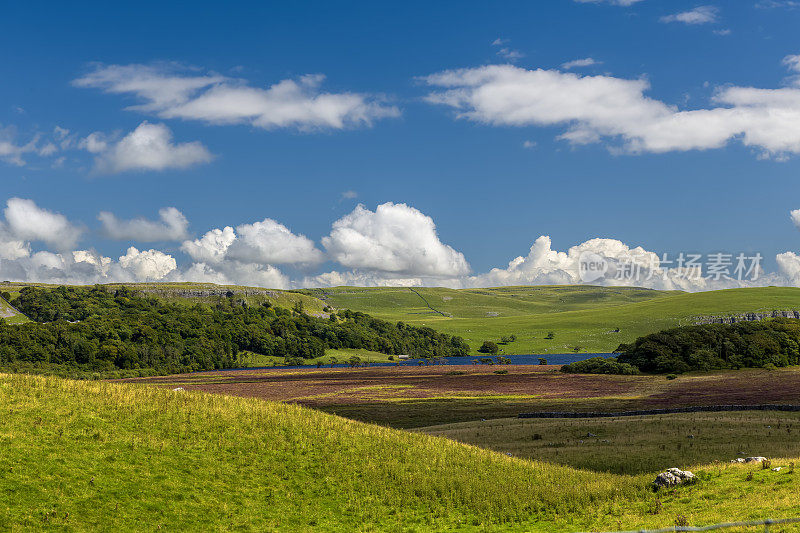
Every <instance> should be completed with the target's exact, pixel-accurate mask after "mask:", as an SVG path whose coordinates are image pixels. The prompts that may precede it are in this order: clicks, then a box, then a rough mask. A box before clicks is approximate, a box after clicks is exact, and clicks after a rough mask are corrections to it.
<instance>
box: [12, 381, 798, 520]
mask: <svg viewBox="0 0 800 533" xmlns="http://www.w3.org/2000/svg"><path fill="white" fill-rule="evenodd" d="M0 412H2V413H3V418H2V423H1V424H0V529H3V530H5V531H22V530H25V531H27V530H45V529H47V530H52V529H61V530H98V529H99V530H108V531H133V530H136V531H141V530H156V529H166V530H232V529H238V530H283V531H354V530H359V531H388V530H402V531H436V530H449V531H452V530H458V531H473V530H474V531H498V530H512V531H514V530H516V531H576V530H588V529H600V530H610V529H630V528H634V527H637V528H638V527H656V526H659V527H661V526H669V525H672V524H673V523H674V522H675V520H676V517H678V516H679V515H681V516H685V517H686V519H687V520H688V522H689V523H690V524H692V525H703V524H709V523H716V522H720V521H723V520H736V519H753V518H766V517H771V518H776V517H786V516H792V515H796V514H797V513H798V512H800V503H798V501H797V498H796V483H795V482H794V476H796V475H797V474H795V473H794V469H793V468H792V467H788V466H787V465H788V464H789V460H773V465H779V466H783V470H782V471H781V472H773V471H771V470H761V469H760V467H752V466H745V465H729V464H721V463H717V464H715V465H712V466H709V467H705V468H703V469H702V472H697V473H698V475H699V476H700V478H701V481H700V482H699V483H698V484H696V485H693V486H690V487H684V488H680V489H678V490H674V491H665V492H661V493H653V492H652V490H651V489H650V487H649V482H650V481H651V480H652V479H653V474H652V473H650V474H642V475H636V476H621V475H614V474H607V473H599V472H590V471H585V470H576V469H573V468H570V467H565V466H559V465H553V464H547V463H541V462H535V461H527V460H522V459H517V458H514V457H509V456H507V455H504V454H501V453H497V452H492V451H488V450H482V449H479V448H475V447H472V446H468V445H463V444H458V443H456V442H454V441H450V440H446V439H442V438H438V437H431V436H427V435H421V434H412V433H406V432H402V431H398V430H392V429H388V428H383V427H379V426H373V425H368V424H363V423H359V422H354V421H348V420H345V419H342V418H338V417H335V416H331V415H326V414H323V413H320V412H317V411H312V410H310V409H306V408H302V407H298V406H295V405H287V404H281V403H275V402H265V401H260V400H253V399H242V398H232V397H226V396H220V395H211V394H204V393H195V392H186V391H173V390H170V389H155V388H150V387H146V386H139V385H133V384H124V385H122V384H112V383H103V382H87V381H83V382H78V381H70V380H64V379H60V378H55V377H38V376H25V375H3V374H0ZM678 466H683V467H687V466H691V465H678ZM747 472H752V473H753V476H752V478H751V479H750V480H748V479H746V477H745V476H746V474H747Z"/></svg>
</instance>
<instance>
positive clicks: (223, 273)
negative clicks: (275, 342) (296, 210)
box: [181, 218, 323, 289]
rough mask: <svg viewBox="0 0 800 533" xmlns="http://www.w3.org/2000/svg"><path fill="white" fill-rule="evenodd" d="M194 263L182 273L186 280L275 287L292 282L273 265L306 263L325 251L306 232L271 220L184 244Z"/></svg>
mask: <svg viewBox="0 0 800 533" xmlns="http://www.w3.org/2000/svg"><path fill="white" fill-rule="evenodd" d="M181 250H183V251H184V252H185V253H186V254H187V255H188V256H189V257H191V258H192V260H193V261H194V264H193V265H192V266H191V267H189V268H188V269H187V270H186V271H185V272H184V273H182V274H181V279H184V280H186V281H206V282H213V283H235V284H241V285H256V286H260V287H272V288H276V289H282V288H288V287H289V286H290V285H291V282H290V281H289V278H288V277H286V276H285V275H284V274H283V273H282V272H281V271H280V270H279V269H278V268H277V267H275V266H274V265H276V264H277V265H281V264H288V265H296V266H307V265H313V264H317V263H319V262H321V261H322V259H323V254H322V252H320V251H319V250H318V249H317V248H316V247H315V246H314V242H313V241H311V240H310V239H309V238H307V237H306V236H305V235H295V234H294V233H292V232H291V231H290V230H289V229H288V228H287V227H286V226H284V225H283V224H280V223H278V222H276V221H274V220H272V219H269V218H267V219H264V220H263V221H261V222H254V223H252V224H241V225H239V226H237V227H236V229H235V230H234V229H233V228H232V227H230V226H226V227H225V228H223V229H213V230H211V231H208V232H206V234H205V235H203V236H202V237H200V238H199V239H194V240H187V241H184V243H183V244H182V245H181Z"/></svg>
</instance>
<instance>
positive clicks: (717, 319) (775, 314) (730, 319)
mask: <svg viewBox="0 0 800 533" xmlns="http://www.w3.org/2000/svg"><path fill="white" fill-rule="evenodd" d="M767 318H800V311H798V310H797V309H781V310H777V309H776V310H773V311H757V312H752V313H739V314H736V315H717V316H699V317H695V318H694V319H693V320H692V322H693V323H694V325H696V326H700V325H703V324H737V323H739V322H758V321H760V320H765V319H767Z"/></svg>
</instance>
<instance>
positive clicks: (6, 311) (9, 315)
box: [0, 296, 29, 324]
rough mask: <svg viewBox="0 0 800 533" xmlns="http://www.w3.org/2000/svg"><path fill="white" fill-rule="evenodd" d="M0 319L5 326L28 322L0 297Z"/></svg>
mask: <svg viewBox="0 0 800 533" xmlns="http://www.w3.org/2000/svg"><path fill="white" fill-rule="evenodd" d="M0 318H2V319H3V320H4V321H5V322H6V324H23V323H25V322H28V321H29V320H28V317H26V316H25V315H23V314H22V313H20V312H19V311H17V310H16V309H14V308H13V307H12V306H11V305H10V304H9V303H8V302H7V301H6V300H5V299H4V298H3V297H2V296H0Z"/></svg>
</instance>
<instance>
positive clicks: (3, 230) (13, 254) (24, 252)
mask: <svg viewBox="0 0 800 533" xmlns="http://www.w3.org/2000/svg"><path fill="white" fill-rule="evenodd" d="M30 254H31V246H30V244H29V243H27V242H25V241H24V240H23V239H19V238H17V237H16V236H14V235H13V234H12V233H11V231H10V230H9V229H8V228H7V227H6V225H5V224H4V223H2V222H0V259H12V260H13V259H19V258H21V257H27V256H29V255H30Z"/></svg>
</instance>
